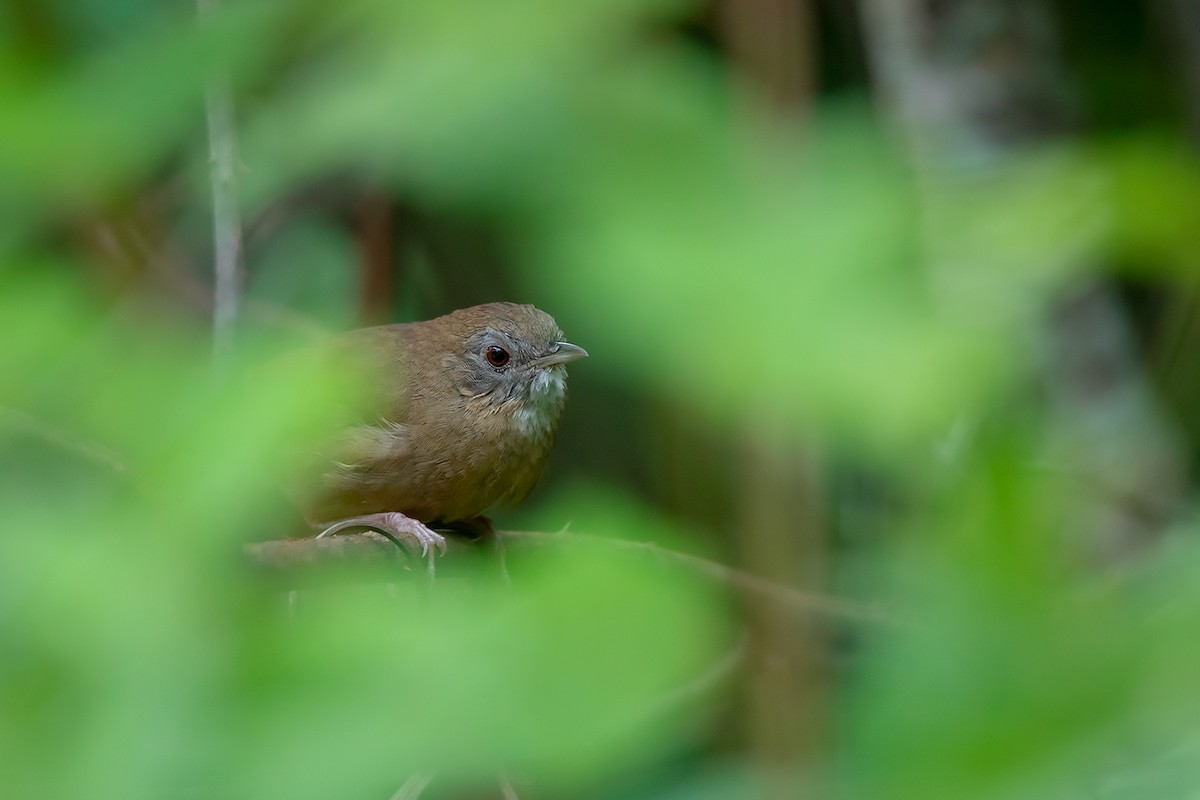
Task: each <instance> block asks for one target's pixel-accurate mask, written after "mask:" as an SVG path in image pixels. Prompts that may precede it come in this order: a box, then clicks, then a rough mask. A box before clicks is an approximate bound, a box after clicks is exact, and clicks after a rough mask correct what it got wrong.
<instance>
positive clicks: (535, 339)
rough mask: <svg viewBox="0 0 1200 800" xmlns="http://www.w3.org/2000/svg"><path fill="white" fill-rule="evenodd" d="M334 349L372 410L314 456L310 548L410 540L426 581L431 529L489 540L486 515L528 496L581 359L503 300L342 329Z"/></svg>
mask: <svg viewBox="0 0 1200 800" xmlns="http://www.w3.org/2000/svg"><path fill="white" fill-rule="evenodd" d="M334 347H335V348H336V349H337V353H338V354H339V355H340V356H342V357H344V358H346V359H349V360H352V361H354V362H355V363H356V364H357V365H360V366H361V367H362V368H363V369H364V370H365V372H363V373H362V374H364V375H366V376H367V377H368V378H369V379H370V380H372V382H373V383H374V385H373V386H372V388H373V389H374V390H375V391H374V393H373V399H374V403H373V404H372V405H371V407H370V408H369V410H368V413H367V414H365V415H361V417H360V419H359V420H357V421H355V422H354V423H353V424H349V425H347V426H346V427H345V428H344V429H343V430H341V431H340V432H339V433H338V435H337V436H336V437H334V441H333V442H332V443H331V444H330V445H329V446H328V447H327V448H326V449H325V450H324V451H323V452H322V454H321V459H320V460H321V461H322V462H323V463H322V464H321V466H320V469H319V470H318V473H319V475H318V477H317V479H316V481H315V483H316V485H315V487H311V489H310V491H309V492H308V493H307V494H308V496H307V498H306V500H305V502H304V506H305V509H304V510H305V514H306V516H307V517H308V518H309V521H310V522H311V523H313V524H314V525H315V526H316V527H318V528H320V529H321V533H320V534H318V538H320V537H326V536H332V535H335V534H337V533H341V532H343V531H346V530H349V529H368V530H374V531H377V532H379V533H381V534H383V535H385V536H387V537H388V538H389V539H392V540H393V541H394V542H396V543H397V544H399V543H400V542H401V540H403V539H407V540H408V541H410V542H412V541H415V542H416V543H417V545H419V547H420V550H421V553H422V556H425V557H427V558H428V564H429V571H430V572H432V571H433V562H434V557H435V552H434V551H435V550H436V551H440V552H445V547H446V542H445V538H444V537H443V536H442V535H441V534H439V533H437V531H436V530H435V528H438V527H441V528H443V529H444V528H448V527H449V528H460V529H466V530H468V531H473V532H476V533H481V532H482V533H491V524H490V522H489V521H488V519H487V518H486V517H484V516H483V515H484V513H485V512H487V511H488V510H489V509H491V508H492V507H494V506H497V505H502V504H503V505H509V504H516V503H519V502H521V501H522V500H523V499H524V498H525V497H526V495H528V494H529V492H530V491H531V490H532V489H533V487H534V484H535V483H536V482H537V480H538V477H539V476H540V474H541V472H542V468H543V466H544V465H545V462H546V458H547V456H548V455H549V453H550V451H551V448H552V447H553V445H554V440H555V436H556V434H557V431H558V426H559V421H560V419H561V417H562V412H563V407H564V404H565V402H566V398H567V374H566V366H567V365H568V364H570V363H572V362H574V361H578V360H579V359H582V358H586V357H587V356H588V352H587V351H586V350H584V349H583V348H582V347H579V346H578V345H575V344H571V343H570V342H568V341H566V340H564V338H563V332H562V330H561V329H560V328H559V327H558V324H557V323H556V322H555V321H554V318H553V317H551V316H550V315H549V314H547V313H546V312H544V311H542V310H540V309H538V308H535V307H534V306H532V305H521V304H516V303H507V302H496V303H487V304H484V305H477V306H471V307H470V308H463V309H459V310H457V311H453V312H451V313H449V314H446V315H444V316H441V317H437V318H435V319H430V320H426V321H423V322H409V323H400V324H393V325H382V326H377V327H372V328H362V329H358V330H354V331H349V332H347V333H344V334H342V335H341V336H340V337H339V338H338V339H337V341H336V343H335V345H334Z"/></svg>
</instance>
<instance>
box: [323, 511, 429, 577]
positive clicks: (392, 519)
mask: <svg viewBox="0 0 1200 800" xmlns="http://www.w3.org/2000/svg"><path fill="white" fill-rule="evenodd" d="M355 528H364V529H366V530H369V531H375V532H376V533H380V534H383V535H384V536H386V537H387V538H388V539H391V540H392V542H393V543H394V544H396V545H397V546H398V547H402V548H404V549H406V550H409V551H414V550H416V548H417V547H419V548H420V550H421V557H422V558H424V559H425V560H426V563H427V565H428V566H427V571H428V572H429V574H430V575H433V573H434V559H435V558H436V556H437V554H438V553H443V554H444V553H445V552H446V539H445V537H443V536H442V535H441V534H440V533H437V532H436V531H434V530H433V529H431V528H430V527H429V526H427V525H425V523H423V522H421V521H419V520H415V519H413V518H412V517H409V516H405V515H404V514H401V513H400V512H399V511H388V512H384V513H382V514H363V515H362V516H359V517H350V518H348V519H343V520H338V521H337V522H335V523H333V524H331V525H329V526H328V527H326V528H325V530H323V531H321V532H320V533H318V534H317V538H318V539H321V538H323V537H325V536H334V535H335V534H338V533H341V532H342V531H346V530H353V529H355Z"/></svg>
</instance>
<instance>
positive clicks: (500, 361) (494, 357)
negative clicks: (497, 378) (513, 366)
mask: <svg viewBox="0 0 1200 800" xmlns="http://www.w3.org/2000/svg"><path fill="white" fill-rule="evenodd" d="M484 356H485V357H486V358H487V361H488V363H489V364H491V365H492V366H493V367H503V366H504V365H505V364H507V363H508V360H509V359H510V358H512V356H510V355H509V354H508V351H507V350H505V349H504V348H503V347H497V346H496V345H492V346H491V347H489V348H488V349H487V352H486V353H485V354H484Z"/></svg>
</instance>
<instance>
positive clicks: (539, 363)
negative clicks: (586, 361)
mask: <svg viewBox="0 0 1200 800" xmlns="http://www.w3.org/2000/svg"><path fill="white" fill-rule="evenodd" d="M587 355H588V351H587V350H584V349H583V348H582V347H580V346H579V345H577V344H571V343H570V342H555V343H554V345H553V346H552V347H551V348H550V352H549V353H547V354H546V355H544V356H542V357H541V358H535V359H534V361H533V364H534V366H536V367H552V366H554V365H555V364H569V363H571V362H572V361H578V360H579V359H581V358H587Z"/></svg>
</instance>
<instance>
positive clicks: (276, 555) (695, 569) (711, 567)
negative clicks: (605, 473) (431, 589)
mask: <svg viewBox="0 0 1200 800" xmlns="http://www.w3.org/2000/svg"><path fill="white" fill-rule="evenodd" d="M498 535H499V536H500V537H501V538H502V539H503V541H504V543H505V548H506V549H507V550H509V551H510V552H512V551H517V552H519V551H521V550H536V549H539V548H546V547H576V546H580V545H589V546H601V547H612V548H616V549H621V550H628V551H632V552H637V553H644V554H646V555H647V556H649V557H652V558H655V559H657V560H659V561H662V562H665V563H668V564H671V565H673V566H676V567H680V568H682V569H685V570H687V571H689V572H691V573H693V574H695V575H699V576H702V577H704V578H706V579H708V580H710V581H712V582H714V583H719V584H723V585H725V586H729V587H731V588H734V589H736V590H738V591H739V592H742V593H743V594H745V595H747V596H749V597H752V598H754V599H755V600H761V601H764V602H769V603H772V604H775V605H778V606H780V607H782V608H786V609H789V610H791V611H794V612H797V613H804V614H815V615H817V616H821V617H827V618H830V619H838V620H845V621H854V622H872V623H882V622H888V621H890V620H889V615H888V614H887V613H886V612H885V611H884V610H883V609H882V608H881V607H879V606H877V605H875V604H870V603H859V602H855V601H852V600H845V599H842V598H836V597H829V596H827V595H822V594H817V593H815V592H804V591H800V590H799V589H793V588H792V587H790V586H784V585H782V584H778V583H775V582H773V581H769V580H767V579H765V578H760V577H758V576H756V575H751V574H749V573H747V572H742V571H741V570H738V569H734V568H733V567H730V566H727V565H725V564H720V563H718V562H716V561H710V560H708V559H705V558H700V557H699V556H693V555H690V554H688V553H680V552H677V551H675V550H668V549H666V548H664V547H660V546H659V545H657V544H655V543H653V542H633V541H627V540H623V539H608V538H604V537H600V536H588V535H585V534H578V533H541V532H536V531H505V532H503V533H500V534H498ZM446 542H447V545H448V552H447V555H446V556H443V557H442V558H441V559H439V565H441V564H447V563H448V562H453V561H455V560H456V558H455V556H456V554H457V553H463V552H467V551H473V550H475V543H474V541H473V540H470V539H467V538H465V537H462V536H456V535H454V534H449V535H447V536H446ZM245 553H246V555H247V556H248V557H249V559H250V561H251V562H253V563H254V564H255V565H257V566H259V567H261V568H264V569H266V570H268V571H271V572H275V573H279V574H283V575H292V574H295V573H298V572H303V571H306V570H311V569H313V568H316V567H320V566H324V565H331V564H332V565H336V564H341V565H354V564H358V565H370V564H379V563H384V562H385V561H387V560H395V559H396V558H397V557H401V558H402V557H403V556H398V554H397V551H396V547H395V546H394V545H393V544H391V543H390V542H388V541H387V540H385V539H384V538H383V537H382V536H378V535H377V534H373V533H354V534H343V535H340V536H334V537H330V538H328V539H285V540H280V541H270V542H257V543H253V544H248V545H246V546H245ZM440 570H441V567H440V566H439V572H440Z"/></svg>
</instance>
